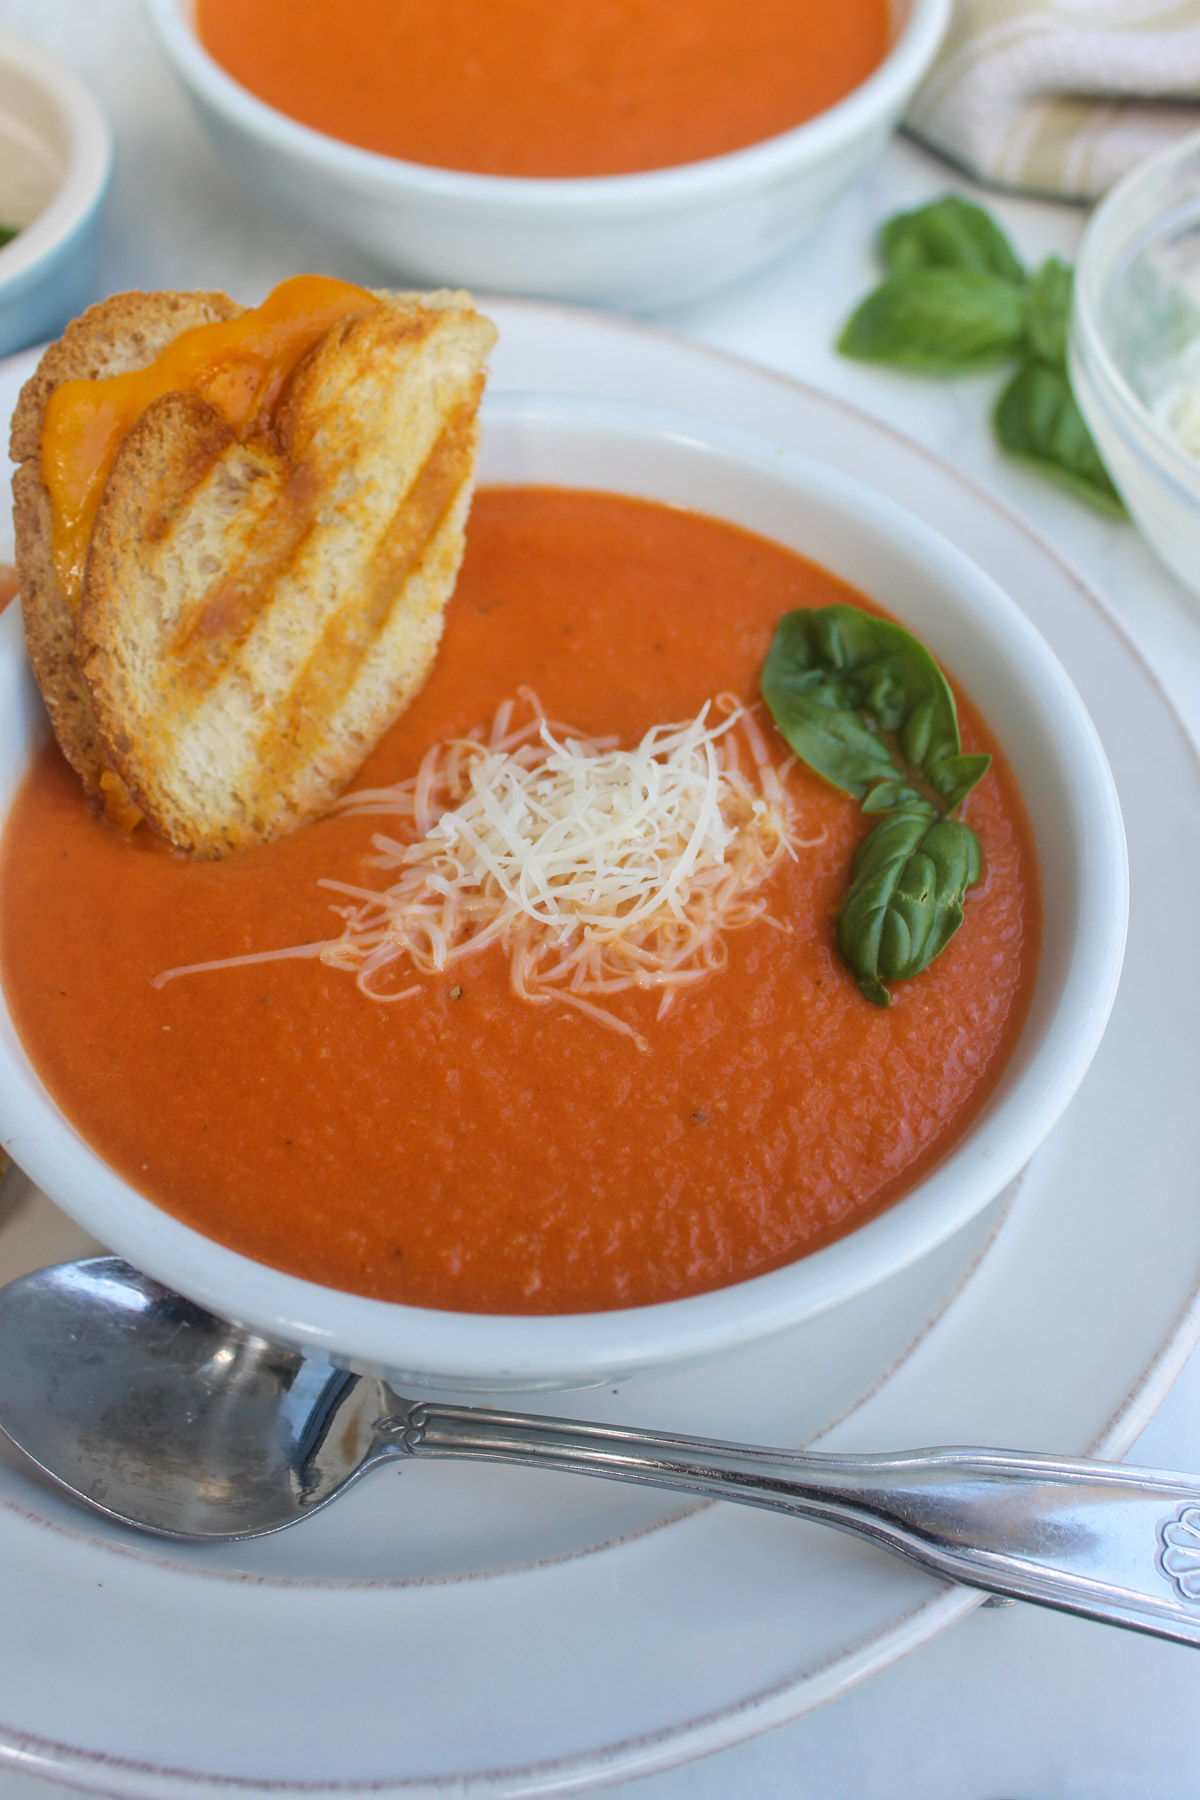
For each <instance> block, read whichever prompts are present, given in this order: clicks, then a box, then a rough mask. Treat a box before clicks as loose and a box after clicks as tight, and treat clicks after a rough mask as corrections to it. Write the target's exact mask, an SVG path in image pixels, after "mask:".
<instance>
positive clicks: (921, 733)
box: [762, 605, 991, 1006]
mask: <svg viewBox="0 0 1200 1800" xmlns="http://www.w3.org/2000/svg"><path fill="white" fill-rule="evenodd" d="M762 695H763V699H764V700H765V701H766V703H767V706H768V707H769V709H770V712H771V716H772V718H773V719H774V721H775V723H776V725H777V726H778V728H779V730H780V732H781V733H782V734H783V736H784V738H785V739H786V740H787V742H788V744H789V745H790V746H791V748H792V749H793V750H794V751H795V752H796V755H797V756H798V757H799V758H800V760H801V761H802V762H804V763H807V764H808V766H809V768H811V769H814V770H815V771H816V772H817V774H818V775H822V776H824V778H825V779H826V781H829V782H832V783H833V785H834V786H835V787H839V788H841V789H842V790H843V792H845V793H847V794H851V795H853V797H854V798H855V799H856V800H858V801H859V802H860V804H861V806H862V809H863V811H864V813H867V814H882V815H883V817H882V819H881V822H880V823H879V824H878V825H877V826H876V827H875V829H874V831H872V832H871V833H870V835H869V836H868V837H867V838H866V839H865V840H864V841H863V843H862V844H861V845H860V846H859V849H858V853H857V855H856V856H855V859H854V864H853V867H852V869H851V874H850V886H849V888H848V890H847V892H846V896H845V899H844V900H843V901H842V904H841V907H840V909H839V911H838V917H837V941H838V948H839V950H840V951H841V954H842V960H843V961H844V962H845V963H846V965H847V967H848V968H849V969H850V972H851V973H852V974H853V976H854V978H855V980H856V981H857V983H858V987H859V992H860V993H861V994H863V996H864V997H865V998H866V999H868V1000H871V1001H873V1002H874V1003H875V1004H876V1005H878V1006H887V1005H889V1004H890V1000H891V996H890V994H889V992H888V990H887V988H886V987H885V986H884V983H885V982H886V981H906V980H908V979H909V977H910V976H913V975H919V974H920V972H921V970H922V969H925V968H928V966H929V964H930V963H931V962H932V961H933V959H934V957H935V956H937V955H938V954H939V953H940V952H941V951H942V950H944V949H945V947H946V945H947V944H948V943H949V941H950V939H951V938H952V937H953V936H954V933H955V932H956V931H957V930H958V928H959V926H960V925H961V924H962V919H963V899H964V897H965V895H966V891H967V889H968V887H970V886H972V885H973V884H974V883H975V882H976V881H978V879H979V874H980V869H981V867H982V857H981V853H980V849H979V840H978V838H977V837H976V836H975V833H974V832H973V831H972V830H971V828H970V826H969V825H964V824H963V823H962V821H961V820H958V819H951V818H949V817H947V814H949V813H951V812H953V811H955V810H956V809H957V808H958V807H960V806H961V805H962V803H963V801H964V800H965V799H966V797H967V795H968V794H969V793H970V792H971V789H972V788H973V787H974V786H975V784H976V782H978V781H979V780H980V778H981V777H982V776H983V775H984V774H985V773H986V771H987V769H988V767H989V765H990V763H991V757H990V756H976V755H966V754H964V752H963V748H962V741H961V739H960V737H959V731H958V712H957V709H956V707H955V704H954V695H953V694H952V693H951V691H950V687H949V685H948V683H947V681H946V678H945V676H944V675H943V674H942V672H941V670H940V669H939V668H938V666H937V663H936V662H935V661H934V659H933V657H932V656H930V654H929V652H928V650H926V648H925V646H924V645H923V644H922V643H920V642H919V641H918V640H917V639H916V638H915V637H913V636H912V634H911V632H908V631H905V630H904V628H903V626H900V625H896V624H894V623H893V622H892V620H890V619H880V618H876V617H875V616H874V614H872V613H865V612H862V611H860V609H859V608H858V607H855V606H845V605H836V606H822V607H811V608H806V609H804V610H802V611H799V612H791V613H788V614H787V615H786V616H785V617H784V618H783V619H781V620H780V622H779V625H778V626H777V628H776V631H775V636H774V639H773V641H772V644H771V648H770V651H769V652H768V655H767V660H766V663H765V664H764V666H763V673H762Z"/></svg>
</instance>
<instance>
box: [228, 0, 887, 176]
mask: <svg viewBox="0 0 1200 1800" xmlns="http://www.w3.org/2000/svg"><path fill="white" fill-rule="evenodd" d="M196 23H197V28H198V30H199V33H200V37H201V40H202V42H203V43H204V45H205V47H206V48H207V49H208V50H209V51H210V52H211V54H212V55H213V56H214V57H215V58H216V60H217V61H218V62H219V63H221V64H222V65H223V66H224V67H225V68H226V69H227V70H228V71H229V73H230V74H231V75H233V76H234V77H235V79H236V80H238V81H239V82H241V83H242V85H243V86H244V87H247V88H249V89H250V91H251V92H252V93H254V94H257V95H258V96H259V97H260V98H261V99H263V100H266V101H267V102H268V103H269V104H270V105H271V106H273V107H276V108H277V109H278V110H279V111H280V112H283V113H287V114H288V115H289V116H290V117H291V118H293V119H298V120H299V121H300V122H301V123H302V124H304V125H311V126H313V127H314V128H315V129H316V130H317V131H323V132H326V133H327V134H328V135H329V136H330V137H335V138H341V139H343V140H344V141H345V142H347V143H351V144H359V145H361V146H362V147H363V148H364V149H367V150H376V151H379V152H381V153H382V154H383V155H385V156H397V157H402V158H403V159H405V160H406V161H409V162H417V163H428V164H433V165H434V166H436V167H439V168H446V169H462V170H474V171H476V172H478V173H482V174H487V175H523V176H571V175H618V174H627V173H630V172H632V171H636V170H640V169H658V168H665V167H668V166H670V165H672V164H677V163H689V162H696V161H698V160H700V159H701V158H703V157H708V156H719V155H721V154H723V153H724V152H725V151H729V150H738V149H741V148H742V147H743V146H745V145H747V144H753V143H757V142H759V141H760V140H761V139H763V138H769V137H774V136H775V135H776V134H777V133H779V132H782V131H787V130H790V128H791V127H792V126H794V125H799V124H800V123H801V122H802V121H803V120H805V119H808V118H811V117H812V116H813V115H814V114H816V113H819V112H823V111H824V110H825V108H826V107H829V106H832V105H833V103H834V102H835V101H837V100H840V99H842V97H843V96H844V95H846V94H848V93H849V92H850V91H851V89H852V88H855V87H857V86H858V85H859V84H860V83H861V82H862V81H863V80H865V78H866V77H867V76H868V75H869V74H870V73H871V71H872V69H874V68H875V67H876V66H877V65H878V64H879V63H880V62H881V61H882V59H883V57H884V55H885V54H886V51H887V47H888V9H887V6H886V0H837V4H836V5H828V4H826V5H820V4H817V3H816V0H754V4H753V5H751V6H747V5H746V4H744V0H500V3H497V0H438V4H437V5H436V6H430V5H429V4H428V3H427V0H355V4H354V5H352V6H339V7H335V6H330V5H329V0H199V3H198V5H197V8H196Z"/></svg>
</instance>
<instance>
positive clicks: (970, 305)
mask: <svg viewBox="0 0 1200 1800" xmlns="http://www.w3.org/2000/svg"><path fill="white" fill-rule="evenodd" d="M1028 307H1029V302H1028V296H1027V294H1026V292H1025V291H1024V289H1022V288H1018V287H1015V286H1014V285H1013V283H1012V282H1011V281H1005V280H1004V279H1003V278H1002V277H1001V276H999V275H989V274H987V273H985V272H984V271H983V270H980V269H910V270H908V271H907V272H906V273H905V274H902V275H893V276H891V277H890V278H889V279H888V280H887V281H885V282H884V283H883V285H882V287H877V288H876V289H875V292H874V293H873V294H868V295H867V298H866V299H865V300H864V301H863V303H862V305H861V306H860V307H859V308H858V309H857V311H856V312H854V313H853V314H852V315H851V317H850V319H849V320H848V321H847V323H846V326H845V329H844V330H843V332H842V335H841V337H840V338H839V339H838V345H837V347H838V349H839V350H840V351H841V353H842V355H843V356H852V357H855V358H857V360H858V361H860V362H881V363H890V364H891V365H892V366H893V367H894V368H897V369H911V370H914V371H916V372H917V373H918V374H923V375H963V374H967V373H969V372H970V371H971V370H973V369H989V368H991V367H992V366H993V365H994V364H996V363H998V362H1003V361H1004V360H1005V358H1006V357H1009V356H1011V355H1012V354H1013V353H1014V351H1015V350H1017V349H1018V348H1019V346H1020V344H1021V343H1022V341H1023V339H1024V336H1025V324H1026V318H1027V315H1028Z"/></svg>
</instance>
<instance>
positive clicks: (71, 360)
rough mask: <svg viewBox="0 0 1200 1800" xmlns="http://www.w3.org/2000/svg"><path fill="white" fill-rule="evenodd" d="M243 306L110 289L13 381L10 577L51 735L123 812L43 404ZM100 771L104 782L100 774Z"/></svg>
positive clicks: (96, 799)
mask: <svg viewBox="0 0 1200 1800" xmlns="http://www.w3.org/2000/svg"><path fill="white" fill-rule="evenodd" d="M244 310H245V308H244V307H241V306H239V305H238V304H237V302H236V301H235V300H231V299H230V298H229V296H228V295H227V294H219V293H211V294H208V293H197V294H185V293H161V294H142V293H128V294H113V295H112V296H110V298H109V299H107V300H101V301H99V302H98V303H97V304H96V305H95V306H90V307H89V308H88V309H87V311H86V312H85V313H82V314H81V315H80V317H79V318H77V319H74V320H72V322H71V323H70V324H69V325H68V326H67V329H66V330H65V331H64V333H63V335H62V337H61V338H60V339H59V340H58V342H57V343H54V344H51V345H50V346H49V348H48V349H47V350H46V352H45V354H44V355H43V357H42V359H41V361H40V362H39V363H38V366H37V368H36V369H35V370H34V372H33V374H32V375H31V376H30V378H29V380H28V381H27V382H26V383H25V385H24V387H23V388H22V389H21V394H20V398H19V399H18V401H17V407H16V411H15V412H14V414H13V421H12V430H11V433H10V437H9V454H10V455H11V457H12V459H13V461H14V462H15V463H17V464H18V467H17V470H16V472H15V474H14V476H13V527H14V533H15V537H16V565H17V577H18V581H19V584H20V591H21V611H22V614H23V618H24V624H25V642H26V646H27V648H28V652H29V661H30V666H31V667H32V669H33V672H34V676H35V678H36V680H37V683H38V686H39V687H40V688H41V690H42V697H43V699H44V700H45V703H46V711H47V713H48V714H49V716H50V723H51V726H52V727H53V730H54V735H55V737H56V738H57V739H58V743H59V747H60V748H61V750H62V752H63V754H64V756H65V757H66V759H67V761H68V762H69V763H70V764H71V767H72V768H73V769H74V770H75V772H76V774H77V775H78V776H79V778H80V780H81V781H82V783H83V786H84V791H85V793H86V794H87V796H88V798H89V800H90V801H91V802H92V804H93V805H94V806H96V807H99V808H104V807H107V809H108V810H109V812H110V813H111V814H113V815H114V816H116V817H118V818H120V817H121V816H122V814H123V813H124V815H125V816H126V818H128V817H129V813H128V796H126V795H123V794H122V793H121V791H120V784H119V782H118V781H116V780H115V779H114V774H113V772H112V770H111V769H110V766H109V764H108V762H107V761H106V758H105V755H104V751H103V748H102V745H101V742H100V736H99V733H98V730H97V726H96V719H95V714H94V710H93V707H92V701H91V695H90V693H89V690H88V687H87V683H86V682H85V680H84V678H83V674H82V671H81V669H80V666H79V661H78V658H77V655H76V619H75V613H74V610H73V608H72V607H71V604H70V602H69V600H68V599H67V596H66V594H65V593H64V592H63V590H62V586H61V584H60V582H59V580H58V576H57V574H56V572H55V568H54V564H53V561H52V559H51V554H50V546H51V513H50V495H49V493H48V492H47V489H46V484H45V482H44V481H43V480H42V431H43V428H44V425H45V419H46V405H47V402H48V401H49V399H50V396H51V394H52V393H53V392H54V390H55V388H57V387H59V386H60V385H61V384H62V383H63V382H64V381H97V380H101V379H103V378H104V377H105V376H108V375H126V374H129V373H131V372H132V371H133V370H135V369H143V368H145V367H146V366H147V365H148V364H150V363H152V362H153V361H154V360H155V358H156V357H158V356H159V355H161V353H162V352H163V351H164V350H165V349H166V348H167V346H168V345H169V344H171V343H173V342H174V340H175V339H176V338H177V337H178V336H179V335H180V333H181V332H184V331H190V330H191V329H192V328H193V326H196V325H209V324H213V323H216V322H217V321H218V320H222V319H235V318H237V317H238V315H239V314H240V313H242V312H243V311H244ZM106 776H107V780H106Z"/></svg>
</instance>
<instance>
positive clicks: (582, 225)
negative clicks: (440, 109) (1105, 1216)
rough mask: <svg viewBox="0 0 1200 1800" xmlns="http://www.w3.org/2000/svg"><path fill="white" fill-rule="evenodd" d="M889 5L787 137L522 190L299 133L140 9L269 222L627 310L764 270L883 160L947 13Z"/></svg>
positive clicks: (153, 11)
mask: <svg viewBox="0 0 1200 1800" xmlns="http://www.w3.org/2000/svg"><path fill="white" fill-rule="evenodd" d="M680 3H681V4H686V0H680ZM892 3H893V44H892V49H891V50H890V52H889V54H888V55H887V57H886V58H885V59H884V61H883V62H882V63H881V64H880V66H879V67H878V68H877V69H876V70H875V71H874V73H873V74H871V75H870V76H869V77H868V79H867V80H866V81H864V82H863V83H862V84H861V86H859V87H857V88H855V89H854V91H853V92H852V93H850V94H848V95H847V96H846V98H845V99H844V100H842V101H840V102H839V103H838V104H837V105H836V106H832V107H830V108H829V109H828V111H826V112H823V113H821V114H819V115H818V116H817V117H816V118H814V119H810V120H808V121H807V122H806V123H805V124H803V125H799V126H797V127H796V129H795V130H793V131H788V132H784V133H783V134H782V135H781V136H779V137H775V138H770V139H768V140H766V141H765V142H763V143H761V144H755V145H752V146H751V147H749V148H748V149H745V150H739V151H735V152H734V153H733V154H731V155H728V156H717V157H713V158H711V159H709V160H707V161H704V162H698V163H690V164H686V165H683V166H680V167H678V168H671V169H656V170H650V171H647V172H646V173H645V174H639V175H617V176H605V177H597V178H589V179H581V180H526V179H515V178H512V179H510V178H507V177H501V176H494V175H471V174H463V173H459V172H456V171H454V170H450V169H438V168H429V167H425V166H423V165H420V164H417V163H408V162H401V161H399V160H398V159H396V158H393V157H387V156H379V155H376V154H374V153H373V152H371V151H368V150H360V149H357V148H355V147H354V146H353V145H351V144H344V143H342V142H340V141H339V140H337V139H335V138H331V137H326V136H325V135H323V134H322V133H321V132H317V131H313V130H310V129H309V128H308V127H307V126H304V125H300V124H297V122H296V121H295V120H294V119H289V118H287V117H286V116H285V115H284V114H282V113H280V112H277V111H275V109H274V108H272V107H270V106H268V105H266V104H265V103H264V102H263V101H261V100H259V99H257V98H256V97H255V96H254V95H253V94H251V93H249V92H248V91H247V90H246V89H245V88H244V87H241V86H240V85H239V84H238V83H237V82H236V81H234V80H233V79H232V77H231V76H229V75H227V74H226V73H225V71H224V69H222V68H221V66H220V64H219V63H217V62H216V61H214V59H213V58H212V57H211V56H210V55H209V54H208V52H207V51H206V50H205V49H204V48H203V46H202V45H201V44H200V42H199V39H198V38H197V36H196V31H195V25H194V19H193V0H145V4H146V10H147V12H148V14H149V18H150V21H151V24H152V25H153V27H154V29H155V31H156V32H157V35H158V40H159V42H160V44H161V45H162V47H163V49H164V51H165V52H166V54H167V56H168V57H169V59H170V61H171V63H172V65H173V67H174V69H175V72H176V74H177V75H178V76H179V78H180V80H181V81H182V82H183V84H184V86H185V87H186V88H187V90H188V93H189V95H190V96H191V99H192V102H193V104H194V105H195V107H196V110H197V112H198V113H199V115H200V118H201V120H202V121H203V123H204V125H205V126H206V127H207V128H208V130H209V132H210V133H211V135H212V138H213V141H214V143H215V144H216V147H217V149H218V150H219V151H220V153H221V155H222V156H223V157H224V158H225V160H226V161H227V162H228V164H229V166H230V168H231V169H232V170H233V172H234V173H235V175H237V176H238V178H239V179H240V180H241V181H243V182H244V183H245V185H246V186H247V187H248V188H250V189H251V190H252V191H253V192H254V193H255V194H256V195H257V196H258V198H259V199H260V200H262V201H263V202H264V203H265V205H266V206H268V207H269V208H270V209H271V210H272V211H276V210H277V211H279V212H282V213H285V214H287V215H289V216H290V217H292V218H293V219H297V220H302V221H304V222H305V223H307V224H309V225H311V224H312V223H313V222H319V223H321V224H322V225H323V226H325V227H327V228H328V230H329V231H330V232H331V233H333V234H334V235H336V236H338V237H340V238H342V239H343V240H344V241H345V242H346V243H348V244H351V245H353V247H354V248H355V249H356V250H359V251H365V252H366V253H367V254H368V255H369V256H371V257H372V258H375V259H377V260H378V261H379V263H380V264H381V265H382V266H383V267H384V268H386V269H388V270H390V271H392V272H393V273H394V274H396V275H399V276H402V277H404V278H405V279H407V280H411V281H414V282H417V283H420V284H422V285H426V286H437V285H440V284H443V283H449V284H451V285H459V284H461V285H465V286H467V287H476V288H484V289H490V290H491V291H493V292H496V293H519V294H540V295H545V296H548V297H550V298H553V299H560V300H580V301H587V302H591V303H594V304H597V305H601V306H613V307H620V308H623V309H630V310H639V309H650V308H655V307H663V306H669V305H673V304H675V303H676V302H679V301H683V300H688V299H693V298H695V297H696V296H698V295H700V294H703V293H706V292H708V291H709V290H712V289H715V288H719V287H722V286H724V285H726V284H727V283H729V282H732V281H736V280H739V279H740V278H741V277H742V276H744V275H747V274H749V273H750V272H751V270H753V269H756V268H758V267H760V266H761V265H762V264H764V263H766V262H769V261H770V260H771V258H773V257H775V256H778V255H780V254H781V252H782V251H784V250H785V249H787V248H788V246H789V245H790V244H792V243H794V242H795V240H796V239H797V238H799V237H800V236H802V234H803V233H804V232H805V231H806V230H808V228H809V227H810V226H811V225H812V224H813V223H814V222H815V221H816V220H817V218H818V217H819V216H820V214H821V213H822V212H824V211H825V209H826V208H827V207H828V206H829V205H830V204H831V202H832V201H833V200H834V199H836V197H837V196H838V195H839V194H840V193H841V192H842V190H843V189H844V188H845V187H847V186H848V185H849V183H850V182H851V181H853V180H854V178H855V176H856V175H858V174H859V172H860V171H861V170H862V169H863V168H864V167H865V166H866V164H867V163H868V162H869V161H870V160H871V159H872V158H873V157H874V156H875V154H876V153H877V152H878V151H879V150H880V149H881V148H882V146H883V143H884V141H885V140H886V138H887V135H888V133H889V132H890V131H891V130H892V129H893V127H894V126H895V125H896V124H897V123H898V122H899V119H900V116H901V114H902V113H903V111H904V108H905V106H906V105H907V103H908V100H909V98H910V96H911V95H912V93H913V91H914V90H915V88H916V87H917V85H918V83H919V82H920V80H921V79H922V77H923V76H924V74H925V73H926V71H927V70H928V68H929V65H930V64H931V62H932V61H933V58H934V56H935V54H936V52H937V48H938V45H939V43H940V42H941V39H942V35H943V33H944V31H945V29H946V25H947V22H948V20H949V16H950V6H951V0H892Z"/></svg>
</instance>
